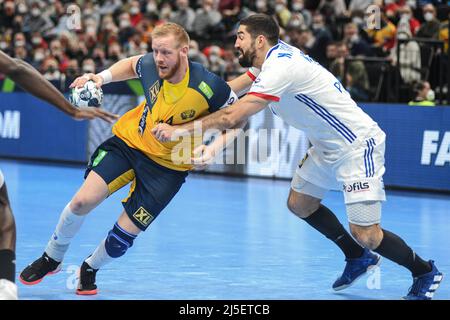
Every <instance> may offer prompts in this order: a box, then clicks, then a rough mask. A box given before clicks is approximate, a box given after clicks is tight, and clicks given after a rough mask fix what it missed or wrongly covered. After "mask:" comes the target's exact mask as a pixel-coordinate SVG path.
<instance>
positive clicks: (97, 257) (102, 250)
mask: <svg viewBox="0 0 450 320" xmlns="http://www.w3.org/2000/svg"><path fill="white" fill-rule="evenodd" d="M105 242H106V239H104V240H103V241H102V242H101V243H100V245H99V246H98V247H97V249H95V251H94V253H93V254H92V256H90V257H89V258H87V259H86V263H87V264H88V265H89V266H90V267H91V268H93V269H100V268H101V267H103V266H104V265H105V264H107V263H109V262H111V261H112V260H113V259H114V258H113V257H111V256H110V255H109V254H108V252H106V247H105Z"/></svg>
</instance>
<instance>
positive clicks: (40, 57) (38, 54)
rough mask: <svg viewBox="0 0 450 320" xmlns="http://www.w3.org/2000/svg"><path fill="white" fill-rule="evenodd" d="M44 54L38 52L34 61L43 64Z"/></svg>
mask: <svg viewBox="0 0 450 320" xmlns="http://www.w3.org/2000/svg"><path fill="white" fill-rule="evenodd" d="M44 57H45V56H44V53H42V52H36V53H35V54H34V60H36V61H38V62H41V61H42V60H44Z"/></svg>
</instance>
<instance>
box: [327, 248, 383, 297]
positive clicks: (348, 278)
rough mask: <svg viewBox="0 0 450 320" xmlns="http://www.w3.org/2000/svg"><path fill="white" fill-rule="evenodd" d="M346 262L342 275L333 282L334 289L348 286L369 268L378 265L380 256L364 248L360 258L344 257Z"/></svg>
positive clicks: (342, 288) (338, 289)
mask: <svg viewBox="0 0 450 320" xmlns="http://www.w3.org/2000/svg"><path fill="white" fill-rule="evenodd" d="M345 261H347V264H346V266H345V269H344V272H343V273H342V275H341V276H340V277H339V278H338V279H337V280H336V281H335V282H334V283H333V289H334V290H335V291H340V290H344V289H346V288H348V287H350V286H351V285H352V284H353V283H354V282H355V281H356V280H358V279H359V278H360V277H361V276H363V275H364V274H365V273H366V272H367V271H369V270H370V269H372V268H374V267H376V266H378V265H379V264H380V262H381V257H380V256H379V255H378V254H376V253H373V252H371V251H370V250H369V249H364V253H363V255H362V256H361V258H356V259H345Z"/></svg>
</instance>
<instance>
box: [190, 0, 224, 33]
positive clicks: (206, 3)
mask: <svg viewBox="0 0 450 320" xmlns="http://www.w3.org/2000/svg"><path fill="white" fill-rule="evenodd" d="M221 20H222V16H221V14H220V12H219V11H217V9H216V8H215V6H214V0H203V1H202V7H201V8H199V9H197V11H196V12H195V20H194V24H193V27H192V28H193V33H194V36H196V37H197V38H198V39H199V40H208V39H212V38H215V37H214V33H216V32H217V31H219V32H220V28H221Z"/></svg>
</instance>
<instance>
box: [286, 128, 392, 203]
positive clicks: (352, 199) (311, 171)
mask: <svg viewBox="0 0 450 320" xmlns="http://www.w3.org/2000/svg"><path fill="white" fill-rule="evenodd" d="M385 139H386V135H385V134H384V132H382V131H379V132H378V133H377V134H376V135H374V136H373V137H371V138H368V139H366V140H365V141H364V144H362V145H360V146H359V147H357V148H355V149H353V150H351V151H349V153H348V154H347V155H345V156H343V157H342V158H340V159H338V160H336V161H335V162H332V163H330V162H328V161H325V160H323V159H322V158H321V157H320V154H319V153H318V152H317V150H315V148H314V147H311V148H310V149H309V150H308V153H307V155H306V157H305V158H304V159H303V160H302V162H301V163H300V165H299V166H298V168H297V170H296V171H295V175H294V177H293V179H292V182H291V187H292V189H293V190H294V191H296V192H300V193H303V192H302V185H303V184H304V180H306V181H307V182H309V183H311V184H313V185H315V186H317V187H320V188H317V189H319V190H320V189H322V192H318V193H317V195H312V194H310V192H309V193H308V192H306V193H307V194H310V195H312V196H316V197H317V198H319V199H322V198H323V195H324V193H325V191H327V190H331V189H335V190H336V189H340V190H342V191H343V193H344V199H345V203H346V204H350V203H356V202H364V201H385V200H386V194H385V191H384V184H383V174H384V172H385V167H384V151H385ZM302 181H303V182H302Z"/></svg>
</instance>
